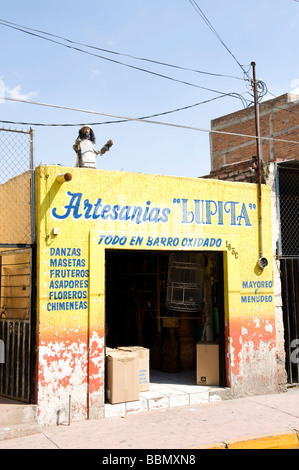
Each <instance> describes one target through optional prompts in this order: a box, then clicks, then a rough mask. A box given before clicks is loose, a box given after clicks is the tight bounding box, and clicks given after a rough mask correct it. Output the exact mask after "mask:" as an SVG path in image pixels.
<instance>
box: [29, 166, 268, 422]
mask: <svg viewBox="0 0 299 470" xmlns="http://www.w3.org/2000/svg"><path fill="white" fill-rule="evenodd" d="M66 172H68V173H71V174H72V180H71V181H69V182H65V183H62V184H61V183H58V182H57V180H56V177H57V175H59V174H61V173H66ZM36 190H37V215H36V220H37V234H38V239H37V241H38V252H37V256H38V270H37V272H38V280H37V287H38V290H37V294H38V295H37V299H38V304H37V307H38V403H39V413H40V419H41V421H42V422H48V423H49V422H51V423H54V422H56V415H57V411H58V410H59V412H60V413H62V414H63V413H64V412H65V414H66V415H67V408H68V400H69V395H70V394H71V396H72V404H73V405H72V406H73V408H74V409H75V410H76V416H78V417H80V416H81V417H82V416H86V415H87V413H89V416H90V417H92V416H100V415H101V413H102V410H103V403H104V318H105V312H104V306H105V276H104V273H105V267H104V259H105V249H106V248H109V249H111V248H115V249H126V250H128V249H129V250H136V249H138V250H140V249H144V250H153V249H154V250H170V251H174V250H192V251H197V250H198V251H221V252H223V254H224V274H225V293H224V294H225V299H224V300H225V335H226V362H227V365H226V375H227V381H228V385H229V386H230V387H231V388H232V389H234V390H235V392H236V395H238V394H239V395H241V394H242V393H245V389H246V388H247V387H248V384H250V387H251V389H252V391H253V392H254V387H256V390H257V388H258V387H260V386H261V383H263V384H264V393H266V392H267V391H273V390H274V389H275V380H276V379H275V378H276V355H275V351H276V344H275V319H274V301H273V300H274V299H273V297H274V294H273V292H274V289H273V273H272V238H271V236H272V235H271V214H270V212H271V208H270V189H269V187H267V186H263V227H264V232H263V237H264V256H265V257H266V258H267V259H268V260H269V265H268V267H267V268H266V269H265V270H261V269H260V268H259V267H258V265H257V261H258V259H259V246H258V240H259V237H258V209H257V207H258V188H257V186H256V185H253V184H246V183H232V182H220V181H218V180H210V179H198V178H179V177H166V176H157V175H149V174H140V173H126V172H115V171H101V170H92V169H79V168H66V167H65V168H64V167H60V166H59V167H58V166H40V167H38V168H37V169H36ZM136 207H137V208H138V209H136V214H135V217H134V218H133V217H132V215H133V212H134V208H136ZM126 218H127V220H125V219H126ZM55 233H56V234H55ZM61 296H65V297H66V298H59V297H61ZM258 299H259V300H258ZM76 302H77V303H76Z"/></svg>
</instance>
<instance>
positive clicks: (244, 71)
mask: <svg viewBox="0 0 299 470" xmlns="http://www.w3.org/2000/svg"><path fill="white" fill-rule="evenodd" d="M189 2H190V4H191V5H192V6H193V8H194V10H195V11H196V12H197V13H198V14H199V15H200V17H201V18H202V19H203V20H204V22H205V23H206V25H207V26H208V27H209V28H210V30H211V31H212V32H213V33H214V35H215V36H216V37H217V39H218V40H219V41H220V42H221V44H222V45H223V46H224V47H225V49H226V50H227V51H228V52H229V54H230V55H231V56H232V57H233V59H234V60H235V61H236V63H237V64H238V65H239V67H240V68H241V70H242V71H243V73H244V74H245V75H246V76H247V78H248V79H249V80H251V78H250V77H249V75H248V73H249V71H246V70H245V68H244V66H243V65H242V64H241V63H240V62H239V61H238V59H237V58H236V56H235V55H234V54H233V53H232V51H231V50H230V49H229V48H228V46H227V45H226V44H225V42H224V41H223V39H222V38H221V36H220V35H219V34H218V33H217V31H216V29H215V28H214V26H213V25H212V24H211V22H210V21H209V19H208V18H207V16H206V15H205V14H204V12H203V11H202V9H201V8H200V7H199V6H198V4H197V3H196V1H195V0H189ZM249 70H250V69H249Z"/></svg>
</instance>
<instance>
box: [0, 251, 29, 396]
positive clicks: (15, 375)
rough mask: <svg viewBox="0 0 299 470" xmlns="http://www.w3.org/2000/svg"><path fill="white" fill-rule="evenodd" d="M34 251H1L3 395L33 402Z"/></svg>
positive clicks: (0, 366) (0, 378) (0, 388)
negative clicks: (31, 390)
mask: <svg viewBox="0 0 299 470" xmlns="http://www.w3.org/2000/svg"><path fill="white" fill-rule="evenodd" d="M31 266H32V255H31V250H29V249H25V250H22V249H20V250H15V249H11V250H6V251H2V252H1V251H0V339H1V341H2V344H3V345H4V358H2V359H3V360H2V361H1V362H2V363H1V364H0V395H3V396H6V397H9V398H14V399H17V400H20V401H25V402H29V401H30V359H31V354H30V352H31V324H30V319H31V305H32V269H31Z"/></svg>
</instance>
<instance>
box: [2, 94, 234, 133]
mask: <svg viewBox="0 0 299 470" xmlns="http://www.w3.org/2000/svg"><path fill="white" fill-rule="evenodd" d="M221 98H225V95H224V96H216V97H215V98H210V99H208V100H205V101H201V102H200V103H195V104H191V105H189V106H184V107H182V108H177V109H173V110H171V111H164V112H162V113H156V114H151V115H149V116H142V117H139V118H138V119H150V118H153V117H157V116H165V115H166V114H172V113H176V112H179V111H185V110H187V109H191V108H194V107H196V106H200V105H202V104H206V103H210V102H211V101H215V100H218V99H221ZM0 122H2V123H4V124H18V125H23V126H43V127H78V126H84V125H89V126H99V125H103V124H118V123H123V122H128V120H127V119H121V120H117V121H115V120H114V121H106V122H89V123H88V122H84V123H79V124H78V123H77V124H69V123H63V124H57V123H56V124H44V123H36V122H21V121H7V120H5V121H4V120H0Z"/></svg>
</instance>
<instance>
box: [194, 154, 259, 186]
mask: <svg viewBox="0 0 299 470" xmlns="http://www.w3.org/2000/svg"><path fill="white" fill-rule="evenodd" d="M201 178H211V179H217V180H227V181H240V182H243V183H244V182H246V183H258V171H257V157H255V156H254V157H252V158H250V159H249V160H243V161H241V162H238V163H231V164H230V165H224V166H222V167H221V168H218V169H216V170H212V171H211V172H210V174H209V175H206V176H201Z"/></svg>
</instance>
